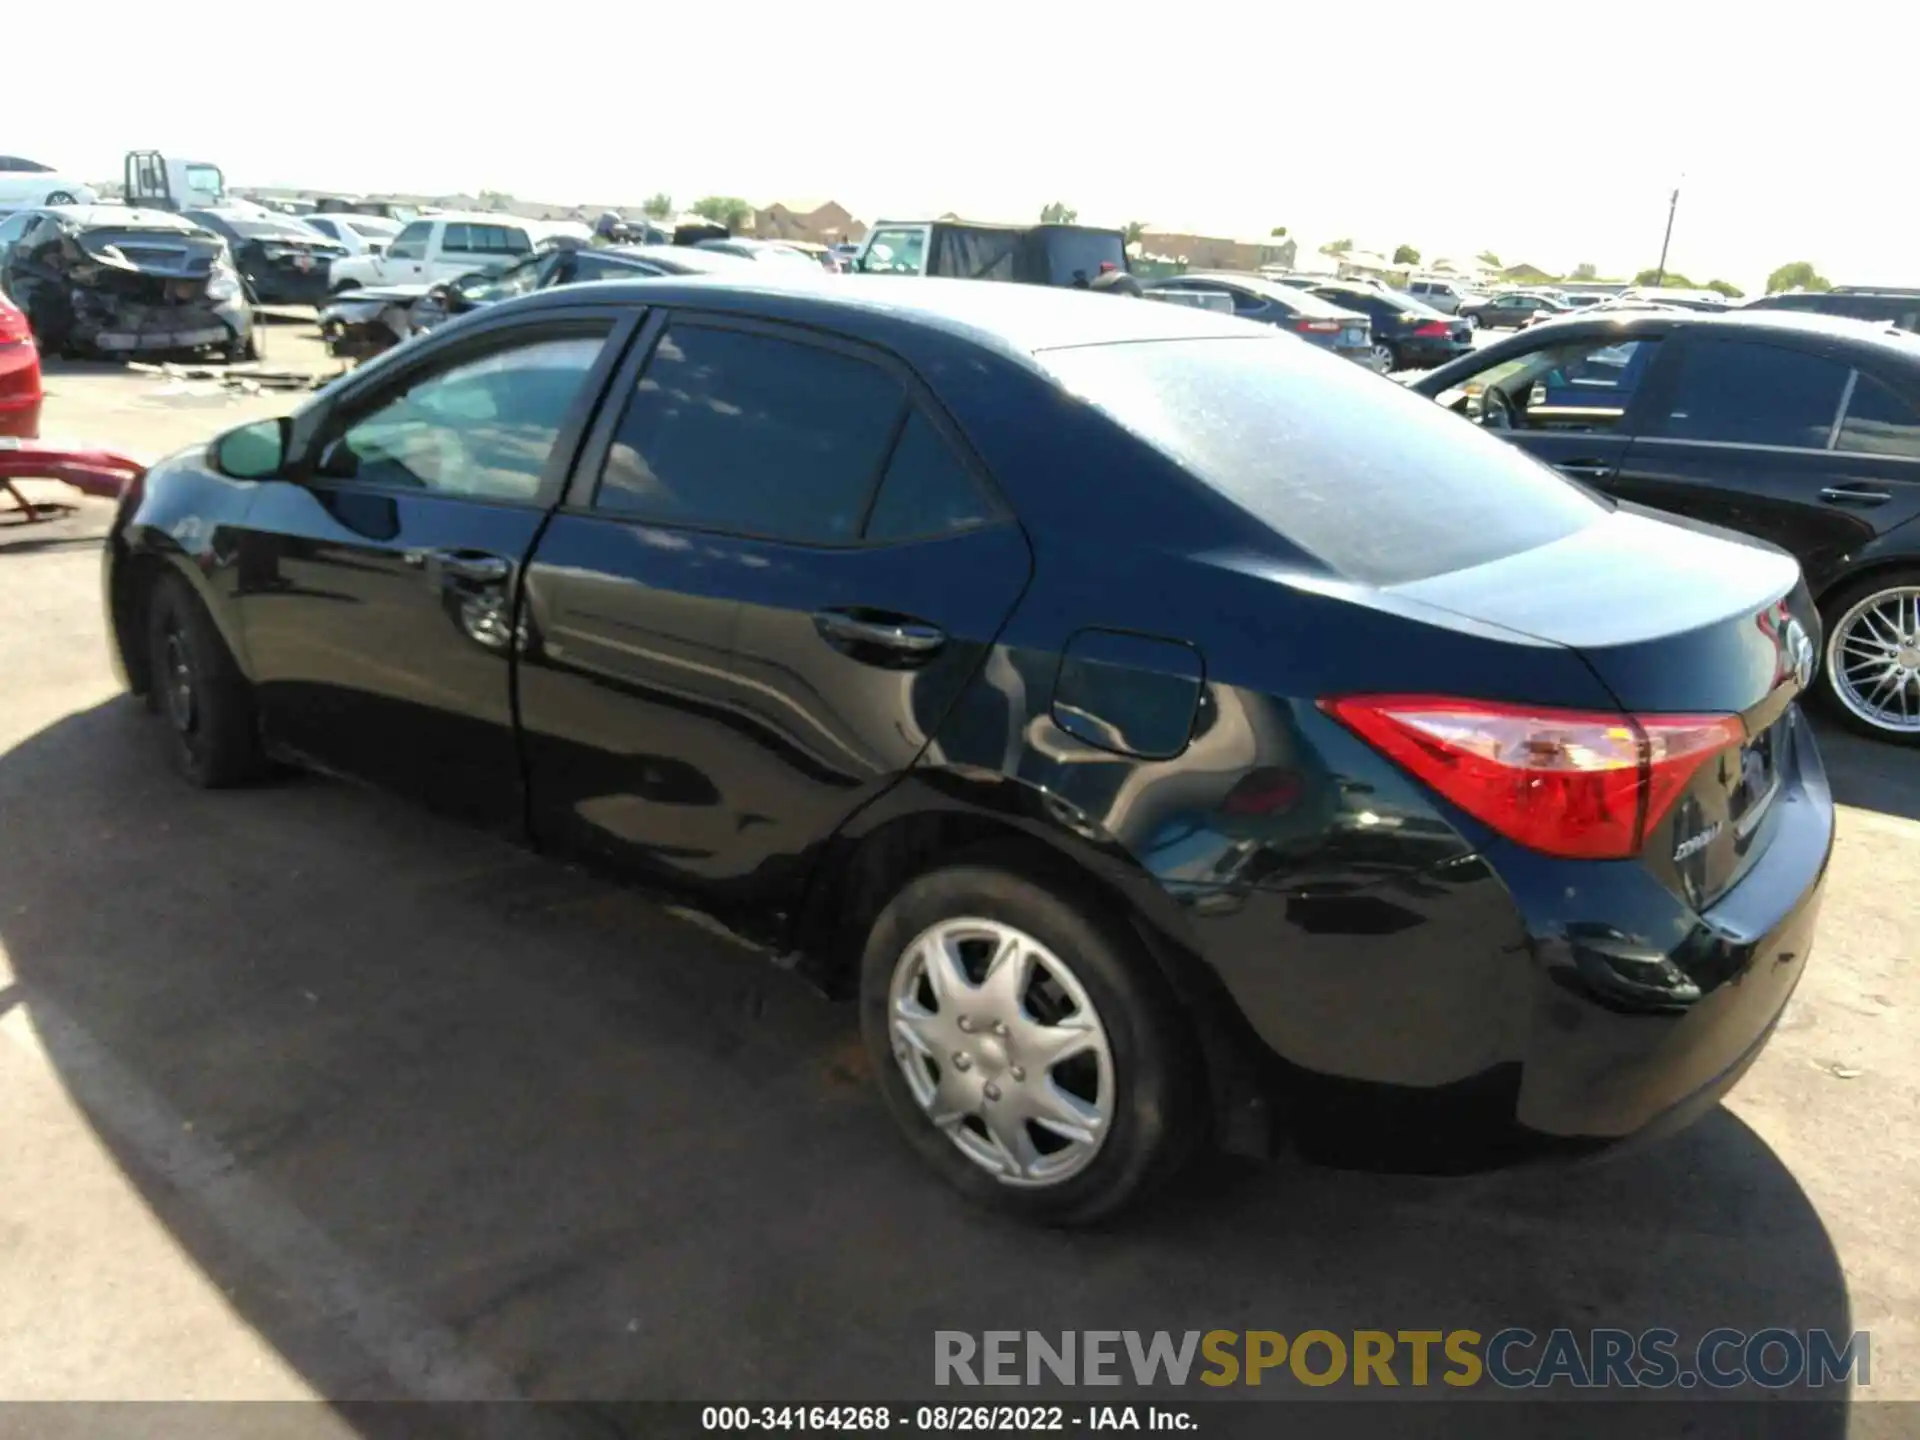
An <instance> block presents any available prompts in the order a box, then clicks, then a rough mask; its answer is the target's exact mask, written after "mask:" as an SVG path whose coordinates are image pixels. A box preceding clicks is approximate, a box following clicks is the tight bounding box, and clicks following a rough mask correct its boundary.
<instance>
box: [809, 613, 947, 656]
mask: <svg viewBox="0 0 1920 1440" xmlns="http://www.w3.org/2000/svg"><path fill="white" fill-rule="evenodd" d="M813 623H814V628H816V629H817V630H819V632H820V633H821V635H823V636H824V637H825V638H826V639H827V640H829V641H832V642H833V643H835V644H839V645H868V646H872V647H874V648H875V649H880V650H890V651H892V652H893V653H894V654H896V655H907V656H915V657H919V656H926V655H931V654H933V652H934V651H936V650H938V649H939V648H940V647H941V646H942V645H944V644H946V643H947V637H946V633H945V632H944V631H942V630H939V629H937V628H936V627H934V626H932V625H928V624H925V623H924V622H922V621H919V620H907V619H893V618H889V619H870V618H868V617H865V616H862V615H856V614H851V613H849V612H847V611H845V610H822V611H820V612H818V613H817V614H815V616H814V617H813Z"/></svg>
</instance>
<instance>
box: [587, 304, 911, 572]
mask: <svg viewBox="0 0 1920 1440" xmlns="http://www.w3.org/2000/svg"><path fill="white" fill-rule="evenodd" d="M905 404H906V394H905V392H904V391H903V390H902V389H901V388H900V386H899V384H898V383H897V382H896V381H895V380H894V379H893V377H891V376H890V375H888V374H887V373H886V372H885V371H884V370H881V369H880V368H879V367H877V366H874V365H870V364H868V363H867V362H866V361H864V360H859V359H855V358H854V357H852V356H850V355H844V354H842V353H840V352H839V351H835V350H828V349H824V348H822V347H819V346H816V345H809V344H804V343H800V342H796V341H791V340H784V339H779V338H776V337H774V336H771V335H765V334H759V333H752V332H747V331H741V330H723V329H709V328H707V327H704V326H699V325H691V324H676V325H675V326H673V327H672V328H671V329H670V330H668V331H667V333H666V334H665V335H663V336H661V338H660V343H659V345H658V346H657V347H656V348H655V349H654V352H653V355H652V357H651V358H650V359H649V360H648V361H647V365H646V369H645V370H643V371H642V372H641V375H640V383H639V385H638V386H637V387H636V388H635V390H634V393H633V396H632V398H631V399H630V400H628V402H627V409H626V413H625V414H623V415H622V416H621V417H620V427H619V429H618V431H617V432H616V433H615V435H614V441H613V445H612V447H611V448H610V449H609V451H608V452H607V463H606V467H605V469H604V471H603V472H602V474H601V476H600V487H599V492H598V493H597V494H596V496H595V497H594V504H595V506H596V507H597V508H598V509H601V510H604V511H608V512H610V513H613V514H616V515H629V516H634V517H636V518H639V519H644V520H651V521H656V522H658V523H660V524H663V525H685V526H688V527H691V528H694V529H702V530H720V531H725V532H728V533H731V534H736V535H759V536H765V537H768V538H770V539H777V540H793V541H802V542H812V543H816V544H836V543H841V544H844V543H848V542H851V541H852V540H854V539H855V538H857V534H858V531H859V527H860V517H861V516H862V515H863V514H865V512H866V508H867V501H868V499H869V497H870V496H871V495H872V493H873V487H874V483H875V481H876V480H877V479H878V478H879V474H880V466H881V464H882V463H883V462H884V461H885V459H886V456H887V445H888V442H889V441H890V440H891V439H892V438H893V432H894V427H895V425H896V424H897V423H898V422H899V419H900V411H901V407H902V406H903V405H905Z"/></svg>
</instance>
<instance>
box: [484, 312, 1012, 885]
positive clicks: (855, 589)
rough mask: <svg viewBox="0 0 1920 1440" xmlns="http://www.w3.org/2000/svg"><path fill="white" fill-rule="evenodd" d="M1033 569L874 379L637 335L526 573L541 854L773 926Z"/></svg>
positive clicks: (739, 337) (732, 336)
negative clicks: (772, 918) (814, 856)
mask: <svg viewBox="0 0 1920 1440" xmlns="http://www.w3.org/2000/svg"><path fill="white" fill-rule="evenodd" d="M1029 569H1030V558H1029V554H1028V550H1027V545H1026V540H1025V537H1024V535H1023V534H1022V533H1021V531H1020V529H1019V527H1018V526H1017V525H1015V524H1014V523H1013V522H1012V520H1011V519H1010V517H1008V515H1007V514H1006V512H1005V511H1004V510H1003V509H1002V508H1001V507H1000V506H999V505H998V503H997V502H996V500H995V499H994V497H993V493H992V490H991V488H990V486H989V485H988V484H987V483H986V481H985V479H984V477H983V476H982V474H981V472H980V470H979V467H978V464H977V462H976V461H975V460H974V459H973V457H972V455H971V452H970V451H969V450H968V448H967V447H966V446H965V444H964V443H963V442H962V440H961V438H960V437H959V435H958V434H957V432H956V431H955V430H954V428H953V427H952V425H951V422H950V421H949V420H948V419H947V418H946V416H945V415H944V413H943V412H942V411H941V409H940V407H939V406H938V404H937V403H936V402H935V400H934V398H933V397H932V395H931V394H930V393H929V392H928V391H927V390H926V389H925V388H924V387H923V386H922V385H921V384H920V383H919V382H918V381H917V380H916V379H915V378H914V377H913V376H912V375H911V374H909V373H908V372H907V371H906V370H905V369H904V368H902V367H901V366H899V365H898V364H897V363H896V362H895V361H893V360H892V359H891V358H890V357H888V356H886V355H884V354H882V353H879V352H876V351H874V350H871V349H868V348H866V347H863V346H860V345H856V344H853V343H851V342H849V341H846V340H843V339H838V338H835V337H831V336H827V335H823V334H821V333H820V332H817V331H811V330H808V331H800V330H794V329H788V328H782V327H776V326H768V325H761V324H757V323H749V322H745V321H741V320H737V319H730V318H726V317H721V316H715V315H704V314H698V313H692V312H677V313H675V314H673V315H672V316H671V317H664V316H663V317H660V318H658V319H657V320H656V321H655V322H654V323H653V326H652V327H651V329H650V332H649V334H648V335H647V336H646V337H645V338H644V340H643V343H642V344H641V345H640V346H639V347H636V354H635V355H634V356H633V357H632V358H631V359H630V360H629V362H628V364H627V366H626V367H625V368H624V370H623V372H622V374H621V375H620V376H619V377H618V378H617V379H616V380H615V382H614V392H613V395H612V397H610V399H609V402H608V404H607V406H606V407H605V409H604V410H603V412H602V414H601V416H600V419H599V421H598V422H597V423H596V425H595V429H594V435H593V437H592V439H591V440H590V442H589V444H588V445H587V447H586V450H585V452H584V454H583V457H582V463H581V467H580V471H579V473H578V474H577V475H576V476H575V480H574V484H573V488H572V489H571V490H570V491H569V494H568V499H567V503H566V504H565V505H564V506H563V507H562V508H561V510H560V512H559V513H558V514H557V515H556V516H555V517H554V519H553V521H552V523H551V525H550V526H549V527H548V529H547V530H546V532H545V534H544V535H543V536H542V538H541V541H540V544H539V548H538V550H537V551H536V553H535V555H534V557H533V560H532V562H531V565H530V567H529V571H528V582H527V607H526V631H527V649H526V652H525V658H524V660H523V663H522V666H521V673H520V682H519V697H520V715H521V723H522V727H523V734H524V736H525V744H526V754H527V763H528V775H529V783H530V786H531V796H532V803H531V813H532V817H533V823H534V826H535V829H536V832H537V833H538V835H539V836H540V837H541V839H542V840H543V841H547V842H550V843H553V844H556V845H558V846H561V847H563V848H566V849H569V850H573V851H576V852H580V853H584V854H587V855H590V856H593V857H596V858H599V859H603V860H609V861H612V862H614V863H616V864H620V865H623V866H626V867H628V868H632V869H636V870H639V871H642V872H645V873H647V874H648V875H649V876H650V877H651V878H654V879H656V880H659V881H664V882H666V883H668V884H671V885H675V886H679V887H682V888H686V889H690V890H693V891H696V892H699V893H700V894H701V895H702V898H703V900H704V902H705V903H706V904H707V905H708V906H710V907H712V908H716V909H720V910H725V909H727V908H728V905H727V902H728V900H729V899H730V898H731V899H734V900H740V901H751V908H753V909H756V910H758V909H764V908H766V907H768V906H771V907H773V908H774V909H776V910H777V909H778V908H779V907H780V906H782V905H783V904H785V903H787V902H788V901H789V900H790V899H791V898H792V894H793V891H794V887H797V885H798V883H799V881H800V879H801V877H802V875H803V874H804V868H805V867H804V861H805V860H806V859H808V858H810V852H811V851H812V850H813V849H814V847H816V846H818V845H820V844H821V843H822V842H824V841H825V840H826V839H828V838H829V837H830V836H831V835H832V834H833V832H834V831H835V830H836V829H837V828H838V827H839V825H840V824H841V823H842V822H843V821H844V820H845V819H846V818H847V816H849V815H850V814H851V813H852V812H853V811H854V810H855V809H856V808H858V807H859V806H860V805H861V804H862V803H864V802H865V800H867V799H868V798H869V797H871V796H872V795H873V794H875V793H877V792H878V791H879V790H881V789H883V788H885V787H886V786H887V785H888V784H890V783H891V782H892V781H893V779H894V778H895V777H897V776H898V775H900V774H901V773H902V772H903V771H905V770H906V769H907V768H908V767H909V766H910V765H911V764H912V763H913V761H914V759H915V758H916V757H917V756H918V755H919V754H920V752H921V751H922V749H924V747H925V746H926V744H927V740H928V737H929V736H930V735H931V734H932V733H933V732H934V730H935V728H936V726H937V725H938V724H939V722H940V719H941V717H942V716H943V715H944V714H945V712H946V710H947V708H948V707H949V706H950V705H951V704H952V702H953V700H954V699H955V697H956V696H957V695H958V694H959V692H960V691H961V689H962V688H963V687H964V685H965V684H966V682H967V680H968V678H969V677H970V676H971V675H972V673H973V671H974V670H975V669H976V668H977V667H978V665H979V664H980V663H981V660H982V658H983V657H984V655H985V653H986V650H987V647H988V645H989V644H990V642H991V641H992V639H993V637H994V636H995V635H996V634H997V632H998V630H999V628H1000V626H1001V623H1002V622H1003V621H1004V619H1005V617H1006V616H1007V614H1008V613H1009V612H1010V611H1011V610H1012V608H1013V606H1014V604H1015V602H1016V601H1017V599H1018V598H1019V595H1020V593H1021V591H1022V589H1023V588H1024V586H1025V584H1026V581H1027V576H1028V573H1029Z"/></svg>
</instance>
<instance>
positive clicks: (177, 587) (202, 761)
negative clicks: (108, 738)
mask: <svg viewBox="0 0 1920 1440" xmlns="http://www.w3.org/2000/svg"><path fill="white" fill-rule="evenodd" d="M147 675H148V690H147V695H148V701H149V703H150V704H151V706H152V708H154V709H156V710H158V711H159V712H160V716H161V718H162V719H163V720H164V721H165V722H166V726H167V758H168V759H169V761H171V763H172V765H173V768H174V769H175V770H177V771H179V772H180V775H181V776H182V778H184V779H185V780H186V781H188V783H190V784H193V785H196V786H198V787H200V788H201V789H203V790H221V789H226V788H228V787H231V786H235V785H244V784H246V783H248V782H249V781H252V780H257V779H258V778H259V777H260V776H261V775H262V774H264V773H265V771H266V768H267V766H266V757H265V754H264V753H263V751H262V749H261V746H260V727H259V720H258V717H257V715H256V713H255V711H254V705H253V690H252V687H251V686H250V685H248V683H247V679H246V677H245V676H244V675H242V674H241V673H240V667H239V665H238V664H237V663H236V662H235V660H234V658H233V652H232V651H230V650H229V649H228V648H227V642H226V641H225V640H224V639H223V638H222V637H221V634H220V632H219V630H218V629H217V628H216V627H215V625H214V623H213V617H212V616H211V615H209V614H208V613H207V609H206V606H204V605H203V604H201V602H200V597H199V596H198V595H196V594H194V592H193V589H192V587H191V586H189V585H188V584H187V582H186V581H185V580H184V579H182V578H181V577H180V576H178V575H164V576H162V577H161V578H160V580H159V581H158V582H157V583H156V584H155V586H154V588H153V594H152V596H151V598H150V600H149V602H148V605H147Z"/></svg>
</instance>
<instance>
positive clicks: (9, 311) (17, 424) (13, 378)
mask: <svg viewBox="0 0 1920 1440" xmlns="http://www.w3.org/2000/svg"><path fill="white" fill-rule="evenodd" d="M41 398H42V396H41V387H40V347H39V346H38V345H36V344H35V343H34V340H33V327H32V326H31V325H29V324H27V317H26V315H25V313H24V312H23V311H22V310H21V309H20V307H19V306H17V305H15V304H14V303H13V301H11V300H9V299H8V298H7V297H6V295H4V294H0V435H4V436H9V437H11V438H13V439H16V440H31V439H33V438H34V437H35V436H37V435H38V434H39V433H40V401H41Z"/></svg>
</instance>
